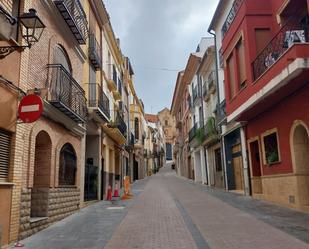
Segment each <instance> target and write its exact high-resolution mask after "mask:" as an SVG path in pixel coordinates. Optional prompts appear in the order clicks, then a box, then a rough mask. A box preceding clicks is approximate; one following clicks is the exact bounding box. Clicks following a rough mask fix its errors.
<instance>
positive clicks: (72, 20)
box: [54, 0, 88, 44]
mask: <svg viewBox="0 0 309 249" xmlns="http://www.w3.org/2000/svg"><path fill="white" fill-rule="evenodd" d="M54 3H55V5H56V7H57V9H58V11H59V12H60V14H61V15H62V17H63V19H64V21H65V22H66V23H67V25H68V27H69V28H70V30H71V32H72V34H73V35H74V36H75V38H76V40H77V42H78V43H79V44H86V39H87V36H88V23H87V19H86V14H85V12H84V10H83V7H82V5H81V3H80V1H79V0H54Z"/></svg>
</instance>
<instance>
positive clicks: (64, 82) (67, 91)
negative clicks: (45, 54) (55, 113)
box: [47, 64, 87, 122]
mask: <svg viewBox="0 0 309 249" xmlns="http://www.w3.org/2000/svg"><path fill="white" fill-rule="evenodd" d="M47 68H48V79H47V82H48V87H49V90H50V99H49V102H50V103H51V104H53V105H54V106H55V107H57V108H58V109H60V110H61V111H62V112H64V113H65V114H66V115H68V116H69V117H70V118H72V119H73V120H74V121H76V122H84V121H85V117H86V114H87V106H86V98H85V92H84V90H83V89H82V88H81V86H80V85H79V84H78V83H77V82H76V80H75V79H74V78H73V76H72V75H71V74H70V73H69V72H68V71H67V70H66V69H65V68H64V67H63V66H62V65H61V64H48V65H47Z"/></svg>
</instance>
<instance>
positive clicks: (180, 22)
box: [104, 0, 218, 112]
mask: <svg viewBox="0 0 309 249" xmlns="http://www.w3.org/2000/svg"><path fill="white" fill-rule="evenodd" d="M104 2H105V4H106V7H107V10H108V12H109V14H110V17H111V22H112V25H113V28H114V31H115V33H116V36H117V37H119V38H120V39H121V48H122V51H123V53H124V54H125V55H126V56H128V57H129V58H130V60H131V62H132V65H133V68H134V72H135V87H136V91H137V93H138V95H139V96H140V97H141V98H142V99H143V102H144V104H145V109H146V111H147V112H158V111H160V110H161V109H163V108H164V107H168V108H170V105H171V101H172V95H173V91H174V86H175V81H176V77H177V72H175V71H168V70H162V69H171V70H174V69H179V70H182V69H183V68H184V67H185V65H186V62H187V59H188V56H189V54H190V53H191V52H194V51H195V49H196V47H197V45H198V42H199V41H200V39H201V37H203V36H207V35H208V34H207V29H208V26H209V23H210V21H211V18H212V14H213V12H214V10H215V7H216V5H217V3H218V0H207V1H205V0H194V1H192V0H106V1H104Z"/></svg>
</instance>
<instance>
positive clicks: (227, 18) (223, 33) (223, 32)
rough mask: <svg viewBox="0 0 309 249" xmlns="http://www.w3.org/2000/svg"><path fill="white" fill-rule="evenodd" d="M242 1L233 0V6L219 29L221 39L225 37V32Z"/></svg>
mask: <svg viewBox="0 0 309 249" xmlns="http://www.w3.org/2000/svg"><path fill="white" fill-rule="evenodd" d="M243 1H244V0H235V1H234V3H233V6H232V8H231V10H230V12H229V14H228V15H227V17H226V20H225V22H224V24H223V26H222V28H221V35H222V38H223V37H224V36H225V34H226V32H227V31H228V30H229V28H230V26H231V25H232V23H233V21H234V19H235V17H236V15H237V12H238V10H239V9H240V6H241V4H242V3H243Z"/></svg>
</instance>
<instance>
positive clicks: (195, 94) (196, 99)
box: [192, 85, 201, 106]
mask: <svg viewBox="0 0 309 249" xmlns="http://www.w3.org/2000/svg"><path fill="white" fill-rule="evenodd" d="M192 98H193V104H194V105H195V106H197V105H200V103H201V92H200V89H199V87H198V85H196V86H195V87H194V88H193V90H192Z"/></svg>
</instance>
